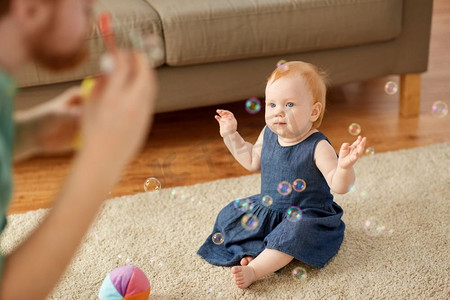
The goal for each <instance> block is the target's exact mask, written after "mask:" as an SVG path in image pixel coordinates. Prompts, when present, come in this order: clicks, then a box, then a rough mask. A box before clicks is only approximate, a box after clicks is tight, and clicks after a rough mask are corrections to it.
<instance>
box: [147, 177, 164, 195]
mask: <svg viewBox="0 0 450 300" xmlns="http://www.w3.org/2000/svg"><path fill="white" fill-rule="evenodd" d="M160 189H161V182H159V180H158V179H157V178H155V177H150V178H147V180H145V183H144V191H146V192H152V191H159V190H160Z"/></svg>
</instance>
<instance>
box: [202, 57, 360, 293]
mask: <svg viewBox="0 0 450 300" xmlns="http://www.w3.org/2000/svg"><path fill="white" fill-rule="evenodd" d="M325 94H326V86H325V82H324V78H323V75H322V74H321V72H319V70H318V69H317V68H316V67H315V66H313V65H311V64H308V63H305V62H300V61H292V62H287V63H285V64H284V65H282V66H281V67H278V68H277V69H275V70H274V71H273V73H272V74H271V75H270V77H269V79H268V82H267V86H266V101H265V102H266V104H265V121H266V126H265V127H264V128H263V130H262V131H261V133H260V135H259V137H258V139H257V141H256V143H255V144H254V145H252V144H250V143H248V142H246V141H244V140H243V139H242V137H241V136H240V135H239V133H238V132H237V121H236V119H235V118H234V116H233V114H232V113H231V112H230V111H226V110H220V109H219V110H217V114H218V115H216V116H215V118H216V119H217V121H218V122H219V125H220V135H221V136H222V137H223V138H224V142H225V144H226V146H227V147H228V149H229V150H230V152H231V154H232V155H233V156H234V157H235V159H236V160H237V161H238V162H239V163H240V164H241V165H242V166H243V167H245V168H246V169H248V170H250V171H258V170H261V193H260V194H257V195H254V196H251V197H248V198H245V199H238V200H235V201H233V202H231V203H230V204H229V205H227V206H226V207H224V208H223V209H222V210H221V211H220V213H219V215H218V216H217V219H216V223H215V225H214V229H213V231H212V233H211V235H210V236H209V237H208V238H207V240H206V241H205V243H204V244H203V245H202V246H201V247H200V249H199V250H198V254H199V255H200V256H202V257H203V258H204V259H205V260H206V261H208V262H209V263H211V264H214V265H218V266H234V267H232V268H231V273H232V274H233V277H234V281H235V283H236V286H237V287H239V288H241V289H244V288H247V287H248V286H249V285H251V284H252V283H253V282H254V281H256V280H258V279H260V278H262V277H264V276H266V275H268V274H270V273H272V272H275V271H277V270H279V269H281V268H283V267H284V266H286V265H287V264H288V263H289V262H290V261H291V260H292V259H294V258H295V259H297V260H299V261H302V262H304V263H306V264H308V265H311V266H315V267H318V268H322V267H324V265H325V264H326V263H327V262H328V261H329V260H330V259H331V258H332V257H333V256H335V255H336V253H337V252H338V250H339V248H340V246H341V243H342V240H343V238H344V229H345V225H344V222H343V221H342V220H341V217H342V214H343V211H342V208H341V207H340V206H339V205H338V204H336V203H335V202H334V201H333V196H332V194H331V193H330V189H331V190H332V191H333V192H335V193H339V194H342V193H346V192H347V191H348V190H349V188H350V187H351V185H352V184H353V183H354V181H355V173H354V171H353V165H354V164H355V162H356V161H357V160H358V158H359V157H360V156H361V154H362V153H363V151H364V147H365V143H366V138H361V137H358V138H357V139H356V141H355V142H354V143H353V144H352V145H350V144H348V143H344V144H343V145H342V146H341V149H340V151H339V156H337V155H336V152H335V151H334V149H333V147H332V146H331V144H330V142H329V141H328V139H327V138H326V136H325V135H324V134H322V133H321V132H319V131H318V130H317V128H318V127H319V126H320V123H321V122H322V118H323V114H324V111H325Z"/></svg>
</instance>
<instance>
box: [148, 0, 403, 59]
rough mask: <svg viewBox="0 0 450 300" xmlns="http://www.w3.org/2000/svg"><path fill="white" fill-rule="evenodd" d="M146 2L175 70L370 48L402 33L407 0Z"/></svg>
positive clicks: (206, 0) (170, 0) (209, 0)
mask: <svg viewBox="0 0 450 300" xmlns="http://www.w3.org/2000/svg"><path fill="white" fill-rule="evenodd" d="M146 1H147V2H148V3H149V4H150V5H151V6H153V7H154V8H155V10H157V11H158V13H159V15H160V18H161V21H162V24H163V28H164V38H165V46H166V63H167V64H168V65H171V66H184V65H192V64H199V63H210V62H220V61H228V60H237V59H243V58H247V59H248V58H252V57H262V56H272V55H285V54H288V53H299V52H308V51H320V50H326V49H333V48H342V47H350V46H355V45H364V44H369V43H376V42H382V41H388V40H392V39H394V38H396V37H397V36H398V35H399V34H400V33H401V30H402V12H403V11H402V4H403V1H402V0H287V1H286V0H283V1H281V0H278V1H273V0H251V1H249V0H246V1H242V0H214V1H212V0H189V1H188V2H186V4H184V3H183V4H181V3H180V1H179V0H146ZM367 20H370V22H368V21H367Z"/></svg>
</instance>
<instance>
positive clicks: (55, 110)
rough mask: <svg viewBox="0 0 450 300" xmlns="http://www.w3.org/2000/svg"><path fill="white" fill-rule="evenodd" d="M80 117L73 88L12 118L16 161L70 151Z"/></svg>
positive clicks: (79, 98) (78, 99)
mask: <svg viewBox="0 0 450 300" xmlns="http://www.w3.org/2000/svg"><path fill="white" fill-rule="evenodd" d="M80 116H81V96H80V89H79V88H78V87H73V88H70V89H68V90H66V91H65V92H64V93H62V94H61V95H59V96H57V97H56V98H54V99H52V100H49V101H48V102H46V103H43V104H40V105H38V106H36V107H34V108H32V109H30V110H28V111H19V112H17V113H16V115H15V120H16V122H17V138H16V145H15V153H14V154H15V158H16V159H17V158H18V159H23V158H27V157H29V156H32V155H35V154H53V153H64V152H69V151H72V150H73V144H74V143H73V141H74V137H75V135H76V134H77V132H78V131H79V124H80Z"/></svg>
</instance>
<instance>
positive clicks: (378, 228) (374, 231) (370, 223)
mask: <svg viewBox="0 0 450 300" xmlns="http://www.w3.org/2000/svg"><path fill="white" fill-rule="evenodd" d="M382 230H383V224H382V223H381V222H380V220H378V219H377V218H375V217H370V218H368V219H367V220H366V221H364V231H365V232H366V234H367V235H370V236H378V235H379V234H380V233H381V232H382Z"/></svg>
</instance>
